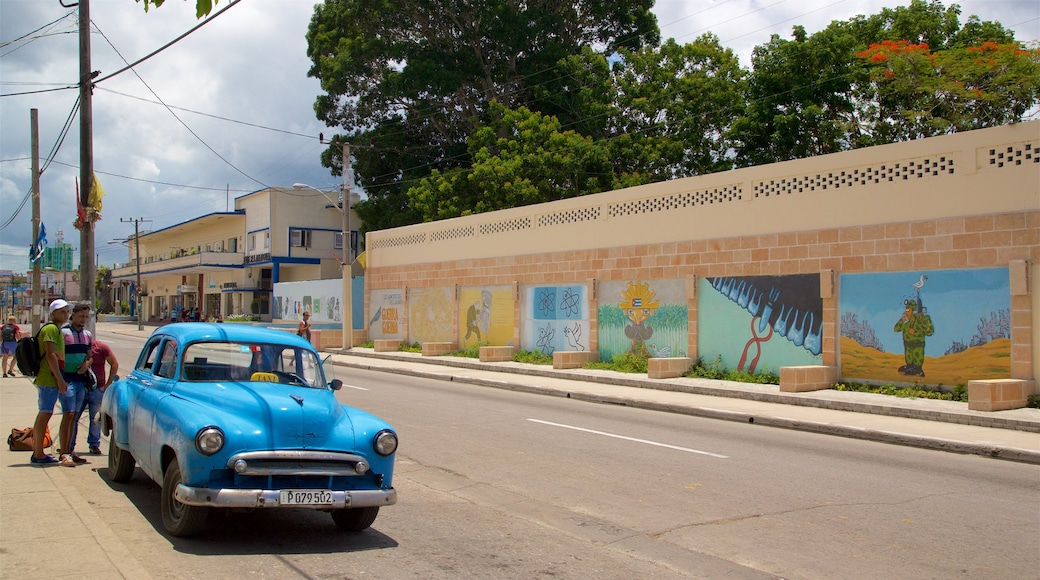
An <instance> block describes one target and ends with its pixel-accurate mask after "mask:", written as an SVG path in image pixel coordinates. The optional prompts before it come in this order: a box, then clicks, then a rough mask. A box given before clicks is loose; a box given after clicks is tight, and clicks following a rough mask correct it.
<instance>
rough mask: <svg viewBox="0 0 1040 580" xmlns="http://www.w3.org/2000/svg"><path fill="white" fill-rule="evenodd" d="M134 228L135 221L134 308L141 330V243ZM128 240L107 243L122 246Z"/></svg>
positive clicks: (138, 328) (125, 244)
mask: <svg viewBox="0 0 1040 580" xmlns="http://www.w3.org/2000/svg"><path fill="white" fill-rule="evenodd" d="M136 229H137V224H136V223H135V224H134V230H135V232H134V254H135V256H134V264H135V266H134V270H136V272H137V288H136V290H135V292H134V308H135V309H136V311H137V330H143V329H144V325H143V324H142V322H141V318H142V314H141V244H140V243H139V242H138V239H137V232H136ZM128 241H129V240H109V242H108V243H109V245H111V244H122V245H124V246H127V242H128ZM127 247H129V246H127Z"/></svg>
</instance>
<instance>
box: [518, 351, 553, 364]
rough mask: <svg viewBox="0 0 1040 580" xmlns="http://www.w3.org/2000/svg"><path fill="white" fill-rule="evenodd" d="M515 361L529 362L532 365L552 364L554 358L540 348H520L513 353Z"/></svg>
mask: <svg viewBox="0 0 1040 580" xmlns="http://www.w3.org/2000/svg"><path fill="white" fill-rule="evenodd" d="M513 362H520V363H527V364H532V365H551V364H552V363H553V358H552V356H551V355H547V354H545V353H544V352H542V351H540V350H535V351H530V350H518V351H516V354H514V355H513Z"/></svg>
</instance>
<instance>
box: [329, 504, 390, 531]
mask: <svg viewBox="0 0 1040 580" xmlns="http://www.w3.org/2000/svg"><path fill="white" fill-rule="evenodd" d="M377 515H379V508H377V507H366V508H354V509H346V510H336V511H334V512H332V521H334V522H336V525H337V526H339V527H340V529H341V530H346V531H348V532H360V531H361V530H364V529H366V528H368V527H369V526H371V525H372V522H374V521H376V516H377Z"/></svg>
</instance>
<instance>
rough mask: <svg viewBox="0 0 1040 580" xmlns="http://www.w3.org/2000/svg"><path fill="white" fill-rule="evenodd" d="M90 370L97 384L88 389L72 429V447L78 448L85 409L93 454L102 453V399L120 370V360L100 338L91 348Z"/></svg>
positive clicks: (91, 452)
mask: <svg viewBox="0 0 1040 580" xmlns="http://www.w3.org/2000/svg"><path fill="white" fill-rule="evenodd" d="M105 363H108V372H107V373H106V372H105ZM90 370H92V371H94V377H95V378H96V380H97V385H96V386H95V388H93V389H87V396H86V400H84V401H83V408H81V409H80V410H79V415H78V416H77V418H76V423H75V427H74V428H73V429H72V449H75V448H76V435H77V433H78V432H79V417H82V416H83V411H87V419H88V424H89V426H90V427H89V430H88V431H87V447H89V448H90V454H91V455H101V421H99V420H98V416H99V413H100V412H101V399H102V398H103V397H104V394H105V389H107V388H108V386H109V385H111V384H112V381H114V380H115V379H116V378H118V377H116V373H118V372H119V361H118V360H116V355H115V354H114V353H113V352H112V349H111V348H110V347H109V346H108V345H107V344H105V343H103V342H101V341H100V340H96V339H95V340H94V346H93V348H92V349H91V350H90Z"/></svg>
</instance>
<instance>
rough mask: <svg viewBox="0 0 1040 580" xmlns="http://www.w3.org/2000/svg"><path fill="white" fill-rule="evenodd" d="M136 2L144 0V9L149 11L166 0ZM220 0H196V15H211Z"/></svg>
mask: <svg viewBox="0 0 1040 580" xmlns="http://www.w3.org/2000/svg"><path fill="white" fill-rule="evenodd" d="M134 1H135V2H142V3H143V4H144V11H145V12H148V7H149V6H155V7H156V8H158V7H160V6H162V5H163V2H165V1H166V0H134ZM219 1H220V0H195V17H196V18H202V17H203V16H207V15H209V13H210V12H212V11H213V5H214V4H216V3H217V2H219Z"/></svg>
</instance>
